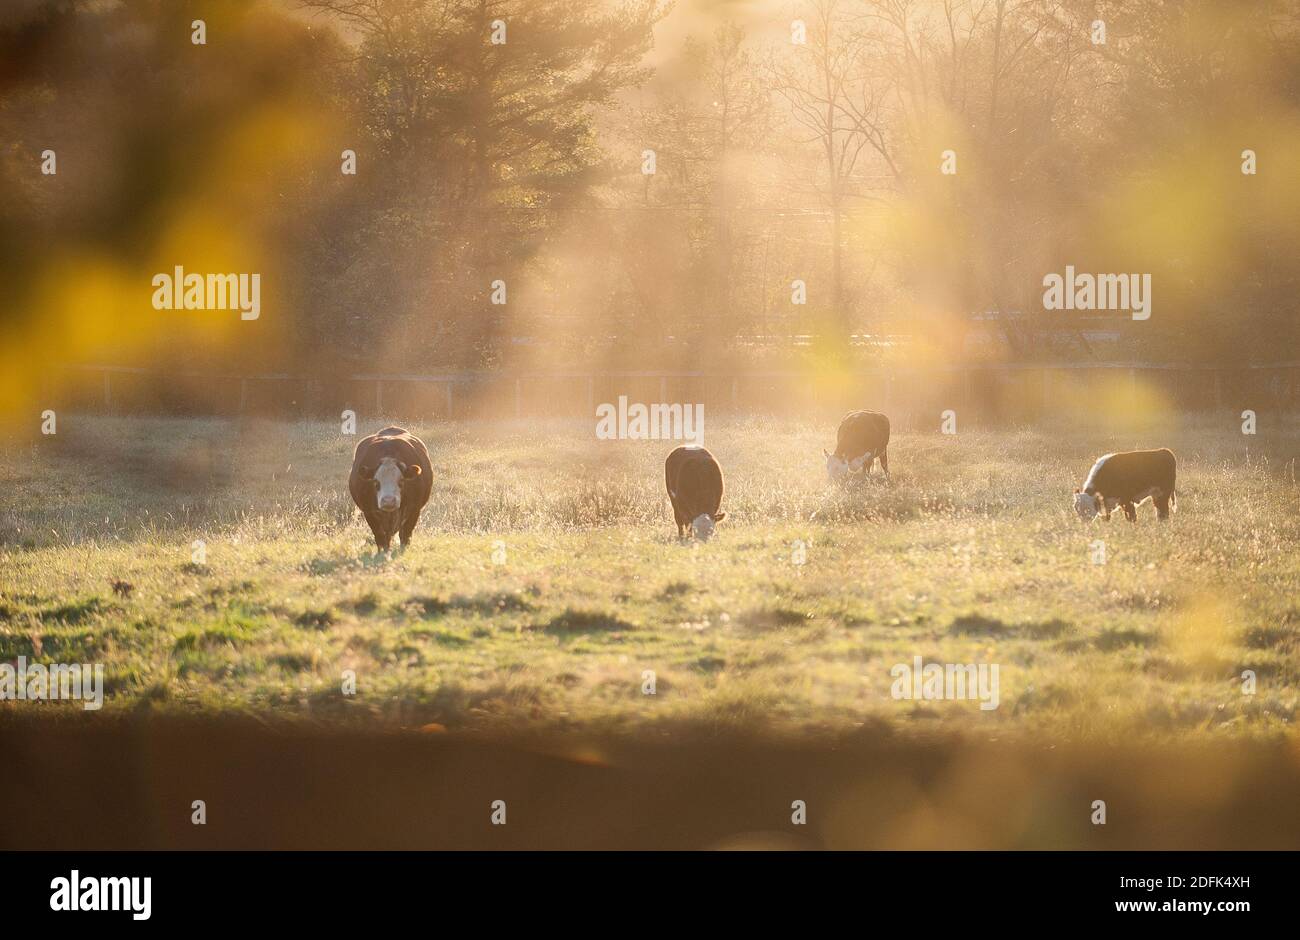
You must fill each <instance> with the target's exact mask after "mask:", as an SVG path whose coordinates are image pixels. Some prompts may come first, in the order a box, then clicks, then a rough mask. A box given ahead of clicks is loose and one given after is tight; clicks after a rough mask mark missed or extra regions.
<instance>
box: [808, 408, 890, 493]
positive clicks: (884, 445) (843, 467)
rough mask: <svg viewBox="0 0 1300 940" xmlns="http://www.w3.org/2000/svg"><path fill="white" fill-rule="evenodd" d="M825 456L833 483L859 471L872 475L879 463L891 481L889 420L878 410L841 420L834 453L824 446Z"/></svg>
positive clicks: (823, 452)
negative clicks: (873, 466) (875, 465)
mask: <svg viewBox="0 0 1300 940" xmlns="http://www.w3.org/2000/svg"><path fill="white" fill-rule="evenodd" d="M822 455H823V456H824V457H825V458H826V473H827V475H828V476H829V477H830V478H831V482H832V483H837V482H839V481H841V480H844V479H845V478H846V477H847V476H848V475H849V474H850V473H856V472H858V471H859V470H862V471H864V473H870V472H871V467H872V465H873V464H875V462H876V461H877V460H879V461H880V469H881V470H883V471H885V479H886V480H889V478H890V477H889V419H888V418H886V417H885V416H884V415H882V414H881V413H880V412H878V411H850V412H849V413H848V414H846V415H845V416H844V419H843V420H842V421H840V430H839V434H838V435H837V436H836V441H835V453H833V454H832V453H827V451H826V448H824V447H823V448H822Z"/></svg>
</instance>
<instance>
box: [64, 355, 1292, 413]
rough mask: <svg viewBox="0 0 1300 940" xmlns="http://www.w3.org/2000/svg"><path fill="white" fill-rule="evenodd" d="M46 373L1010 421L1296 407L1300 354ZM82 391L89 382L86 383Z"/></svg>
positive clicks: (214, 393)
mask: <svg viewBox="0 0 1300 940" xmlns="http://www.w3.org/2000/svg"><path fill="white" fill-rule="evenodd" d="M56 371H58V372H62V373H64V374H65V378H66V377H67V375H68V374H69V373H70V374H72V375H73V376H74V377H75V376H78V375H80V376H86V377H94V380H92V381H90V382H86V381H84V380H83V381H81V382H78V381H76V380H75V378H74V379H73V380H72V381H65V382H63V383H61V385H62V386H63V387H64V388H65V390H66V389H67V388H68V387H72V388H74V389H76V390H77V391H78V392H79V395H78V396H77V397H76V403H77V404H78V405H86V406H92V407H103V408H104V409H106V410H119V411H132V410H138V411H151V410H152V411H157V410H163V411H176V412H182V413H189V414H195V413H197V414H246V413H272V414H273V413H280V414H284V413H292V414H295V415H327V414H334V415H337V414H338V409H339V408H351V409H352V410H354V411H356V412H357V413H358V414H359V415H361V414H363V413H370V414H371V415H386V414H403V415H410V416H415V415H421V414H431V415H433V416H436V417H468V416H477V415H489V414H491V415H510V414H513V415H514V416H515V417H518V418H523V417H530V416H537V415H548V416H559V415H564V416H585V417H591V416H593V415H594V412H595V409H596V406H597V404H598V402H605V401H609V402H614V401H616V400H617V398H618V396H620V395H627V396H628V398H629V400H631V401H641V402H645V403H650V402H664V403H667V402H681V403H688V402H689V403H695V402H703V403H704V404H705V405H706V406H707V407H708V408H709V409H711V410H722V411H732V412H736V413H741V412H780V411H796V410H804V411H806V410H808V409H810V408H812V409H819V410H820V409H825V410H833V409H836V408H844V409H847V408H856V407H873V408H880V409H881V410H886V411H888V412H889V413H890V414H891V417H893V416H895V415H897V416H898V418H900V419H902V421H903V422H907V421H909V420H912V419H913V418H914V417H915V415H917V414H920V413H925V414H930V413H932V412H934V409H935V408H936V407H939V406H946V407H950V408H952V409H953V410H964V411H965V412H966V414H967V415H972V416H974V417H976V418H977V419H979V418H990V419H995V420H996V419H1002V420H1015V419H1017V418H1018V417H1036V416H1038V415H1041V414H1042V413H1045V412H1050V411H1052V410H1054V409H1056V408H1063V407H1067V406H1078V405H1079V404H1080V403H1081V401H1083V400H1086V399H1096V400H1097V401H1098V403H1099V406H1100V407H1124V406H1126V405H1127V406H1133V407H1143V406H1144V403H1145V404H1146V405H1147V406H1149V405H1150V404H1151V403H1152V402H1163V403H1167V404H1169V405H1172V406H1176V407H1179V408H1181V409H1184V410H1208V409H1211V408H1214V409H1222V408H1225V407H1239V408H1242V409H1245V408H1252V409H1254V410H1262V409H1284V410H1287V411H1296V410H1297V409H1298V408H1300V362H1280V363H1254V364H1242V365H1192V364H1181V363H1146V362H1139V363H1133V362H1103V363H1078V362H1066V363H1006V364H970V365H948V366H908V365H898V366H878V367H865V368H860V369H856V370H853V371H852V372H851V373H849V374H848V375H847V376H846V377H840V378H838V379H835V380H833V381H830V380H827V381H825V382H823V381H814V380H813V379H812V378H811V377H810V376H809V374H807V373H804V372H800V371H797V370H754V371H727V370H655V369H649V370H618V369H615V370H519V371H485V370H459V371H440V372H428V373H391V374H381V373H357V374H353V375H342V376H337V377H325V376H320V375H317V374H292V373H286V372H264V373H233V372H203V371H197V370H156V369H148V368H141V367H133V366H114V365H94V364H65V365H61V366H58V367H57V368H56ZM88 389H97V390H98V392H97V393H95V392H91V393H90V394H87V391H88ZM51 394H55V390H54V389H51ZM96 399H98V400H96ZM371 409H373V411H371ZM940 410H943V409H942V408H940Z"/></svg>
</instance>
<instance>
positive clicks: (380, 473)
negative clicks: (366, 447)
mask: <svg viewBox="0 0 1300 940" xmlns="http://www.w3.org/2000/svg"><path fill="white" fill-rule="evenodd" d="M422 472H423V471H422V470H421V469H420V465H419V464H410V465H409V466H407V465H403V464H400V463H398V462H397V461H396V460H395V459H394V458H392V457H385V458H384V459H383V460H381V461H379V466H378V467H376V468H375V472H374V473H373V474H371V476H370V479H371V480H372V481H373V482H374V486H375V505H376V506H377V507H378V508H379V510H380V512H396V511H397V510H398V509H400V508H401V507H402V483H403V481H405V480H409V479H411V478H413V477H418V476H419V475H420V474H421V473H422Z"/></svg>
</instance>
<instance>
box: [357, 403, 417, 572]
mask: <svg viewBox="0 0 1300 940" xmlns="http://www.w3.org/2000/svg"><path fill="white" fill-rule="evenodd" d="M432 490H433V467H432V466H431V465H430V464H429V451H428V449H426V448H425V446H424V442H423V441H421V440H420V439H419V438H418V437H416V436H415V435H413V434H411V433H410V432H409V431H407V430H406V429H405V428H398V427H389V428H384V429H383V430H382V431H380V432H379V433H378V434H372V435H370V436H369V437H367V438H366V439H365V440H363V441H362V442H361V443H359V444H357V449H356V452H355V453H354V454H353V456H352V475H351V477H349V479H348V492H350V493H351V494H352V501H353V502H355V503H356V504H357V506H359V507H360V509H361V512H362V513H363V514H364V515H365V517H366V522H368V523H370V531H371V532H373V533H375V544H376V545H377V546H379V550H380V551H387V549H388V546H389V545H390V544H391V543H392V541H393V536H394V535H398V534H400V535H401V538H402V547H406V544H407V543H408V542H410V541H411V532H412V531H414V529H415V524H416V523H417V522H419V521H420V510H421V509H423V508H424V504H425V503H427V502H428V501H429V493H430V492H432Z"/></svg>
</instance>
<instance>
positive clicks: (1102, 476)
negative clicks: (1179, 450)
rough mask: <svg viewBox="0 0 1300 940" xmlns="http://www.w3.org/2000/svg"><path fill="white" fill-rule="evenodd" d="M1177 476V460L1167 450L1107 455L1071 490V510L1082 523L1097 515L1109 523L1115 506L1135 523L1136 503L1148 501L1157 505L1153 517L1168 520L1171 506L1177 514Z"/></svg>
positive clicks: (1132, 451)
mask: <svg viewBox="0 0 1300 940" xmlns="http://www.w3.org/2000/svg"><path fill="white" fill-rule="evenodd" d="M1177 476H1178V460H1177V458H1176V457H1174V452H1173V451H1171V450H1169V449H1167V448H1161V449H1160V450H1131V451H1126V452H1124V453H1120V454H1107V455H1106V456H1104V457H1102V458H1101V459H1099V460H1098V461H1097V462H1096V463H1095V464H1093V465H1092V470H1091V471H1090V472H1089V473H1088V479H1086V480H1084V481H1083V486H1082V487H1081V488H1079V489H1076V490H1075V491H1074V511H1075V512H1077V513H1078V514H1079V518H1080V519H1082V520H1083V521H1084V522H1091V521H1092V520H1093V519H1095V518H1097V516H1098V514H1100V515H1101V517H1102V518H1103V519H1105V520H1106V521H1107V522H1109V521H1110V514H1111V513H1112V512H1114V511H1115V508H1116V507H1117V506H1118V507H1122V508H1123V510H1124V517H1125V518H1126V519H1128V521H1129V522H1136V521H1137V506H1138V504H1139V503H1141V502H1143V501H1144V500H1147V499H1150V500H1151V501H1152V502H1154V503H1155V506H1156V518H1158V519H1168V518H1169V510H1170V508H1171V507H1172V508H1173V510H1174V511H1175V512H1177V511H1178V498H1177V496H1175V495H1174V483H1175V481H1176V478H1177Z"/></svg>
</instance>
